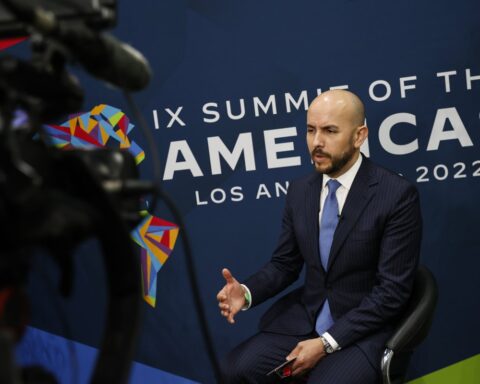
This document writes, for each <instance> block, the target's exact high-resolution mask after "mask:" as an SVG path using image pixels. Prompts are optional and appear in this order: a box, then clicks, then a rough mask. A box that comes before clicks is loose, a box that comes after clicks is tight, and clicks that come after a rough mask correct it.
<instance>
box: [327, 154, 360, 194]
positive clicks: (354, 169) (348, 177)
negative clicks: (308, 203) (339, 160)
mask: <svg viewBox="0 0 480 384" xmlns="http://www.w3.org/2000/svg"><path fill="white" fill-rule="evenodd" d="M362 158H363V156H362V154H361V153H360V154H359V156H358V159H357V161H355V163H354V164H353V165H352V166H351V167H350V169H349V170H348V171H347V172H345V173H344V174H342V175H340V176H338V177H337V178H336V180H337V181H338V182H339V183H340V184H341V185H342V186H343V187H345V188H346V189H347V191H349V190H350V188H351V186H352V184H353V180H354V179H355V176H356V175H357V173H358V170H359V169H360V165H362ZM330 179H331V177H330V176H328V175H326V174H325V175H323V180H322V189H323V188H325V185H327V182H328V180H330Z"/></svg>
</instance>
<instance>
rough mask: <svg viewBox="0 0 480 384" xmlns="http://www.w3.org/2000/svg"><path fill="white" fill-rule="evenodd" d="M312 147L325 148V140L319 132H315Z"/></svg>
mask: <svg viewBox="0 0 480 384" xmlns="http://www.w3.org/2000/svg"><path fill="white" fill-rule="evenodd" d="M313 145H314V146H315V147H321V148H323V147H324V146H325V140H324V138H323V135H322V132H321V131H320V130H318V131H316V132H315V136H313Z"/></svg>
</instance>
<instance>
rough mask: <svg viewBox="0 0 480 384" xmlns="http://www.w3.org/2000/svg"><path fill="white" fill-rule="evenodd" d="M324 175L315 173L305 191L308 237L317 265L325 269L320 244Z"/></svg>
mask: <svg viewBox="0 0 480 384" xmlns="http://www.w3.org/2000/svg"><path fill="white" fill-rule="evenodd" d="M322 180H323V176H322V175H321V174H320V173H315V174H314V175H313V176H312V177H311V179H310V181H309V183H310V188H307V189H306V192H305V211H306V219H307V223H306V227H307V229H308V231H309V235H308V237H307V238H308V239H309V241H310V250H311V254H312V259H313V262H314V263H315V265H317V266H318V268H319V269H320V270H322V271H323V268H322V265H321V263H320V251H319V246H318V213H319V211H320V192H321V190H322Z"/></svg>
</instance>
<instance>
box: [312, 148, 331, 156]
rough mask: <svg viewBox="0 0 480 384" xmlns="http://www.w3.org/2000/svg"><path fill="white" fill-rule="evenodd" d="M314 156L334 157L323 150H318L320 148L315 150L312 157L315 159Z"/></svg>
mask: <svg viewBox="0 0 480 384" xmlns="http://www.w3.org/2000/svg"><path fill="white" fill-rule="evenodd" d="M313 156H325V157H329V158H331V157H332V156H331V155H330V154H329V153H327V152H324V151H322V150H321V149H320V148H318V147H317V148H314V149H313V151H312V157H313Z"/></svg>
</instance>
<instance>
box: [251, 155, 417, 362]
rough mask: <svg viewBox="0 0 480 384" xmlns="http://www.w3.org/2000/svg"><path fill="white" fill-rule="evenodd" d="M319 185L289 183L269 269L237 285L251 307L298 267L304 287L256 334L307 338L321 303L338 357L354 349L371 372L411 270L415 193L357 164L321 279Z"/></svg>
mask: <svg viewBox="0 0 480 384" xmlns="http://www.w3.org/2000/svg"><path fill="white" fill-rule="evenodd" d="M321 185H322V176H321V175H320V174H314V175H312V176H309V177H306V178H303V179H300V180H297V181H295V182H293V183H291V185H290V188H289V192H288V195H287V198H286V204H285V211H284V216H283V221H282V231H281V234H280V239H279V242H278V245H277V248H276V250H275V251H274V253H273V256H272V258H271V260H270V262H269V263H267V264H266V265H265V266H264V267H263V268H262V269H261V270H260V271H259V272H257V273H256V274H254V275H253V276H252V277H250V278H249V279H247V280H246V281H245V282H244V283H245V284H246V285H247V286H248V287H249V289H250V291H251V293H252V297H253V303H254V305H258V304H260V303H262V302H263V301H265V300H266V299H268V298H270V297H272V296H274V295H275V294H277V293H279V292H281V291H282V290H283V289H285V288H286V287H288V286H289V285H290V284H291V283H292V282H293V281H295V280H296V279H297V277H298V275H299V273H300V271H301V269H302V267H303V265H304V264H305V265H306V274H305V285H304V286H303V287H302V288H300V289H297V290H295V291H293V292H290V293H289V294H287V295H286V296H284V297H282V298H281V299H280V300H278V301H277V302H276V303H275V304H274V305H273V306H272V307H270V309H269V310H268V311H267V312H266V313H265V314H264V316H263V317H262V319H261V321H260V330H261V331H263V332H272V333H277V334H280V335H296V336H301V335H308V334H311V333H312V332H313V330H314V324H315V319H316V316H317V313H318V311H319V309H320V308H321V306H322V304H323V302H324V301H325V299H326V298H328V302H329V305H330V309H331V313H332V316H333V319H334V320H335V323H334V325H333V326H332V327H330V328H329V329H328V330H327V331H328V332H329V333H330V335H331V336H332V337H333V338H334V339H335V340H336V341H337V342H338V344H339V345H340V346H341V347H342V348H343V349H342V350H345V349H347V348H348V347H350V346H352V345H356V346H358V347H359V348H360V349H361V351H362V352H363V353H364V355H365V356H366V357H367V358H368V360H369V361H370V363H371V364H372V365H373V366H375V367H378V366H379V361H380V353H381V349H382V347H383V345H384V343H385V340H386V338H387V337H388V336H389V334H390V331H391V328H392V324H393V323H394V322H395V320H396V319H397V318H398V316H399V315H400V314H401V311H402V309H403V306H404V305H405V303H406V302H407V300H408V298H409V296H410V293H411V289H412V285H413V278H414V275H415V271H416V268H417V265H418V258H419V250H420V240H421V214H420V204H419V199H418V192H417V190H416V188H415V187H414V186H413V185H412V184H411V183H409V182H408V181H407V180H405V179H403V178H401V177H399V176H398V175H396V174H394V173H391V172H390V171H387V170H385V169H384V168H381V167H379V166H376V165H374V164H373V163H371V162H370V161H369V160H368V159H366V158H364V159H363V161H362V164H361V166H360V169H359V171H358V173H357V176H356V177H355V180H354V182H353V184H352V186H351V189H350V192H349V194H348V196H347V199H346V201H345V205H344V207H343V211H342V220H340V221H339V223H338V226H337V229H336V231H335V234H334V238H333V242H332V248H331V251H330V258H329V261H328V268H327V272H326V271H325V270H324V269H323V267H322V266H321V264H320V259H319V257H318V255H319V249H318V248H319V247H318V233H319V232H318V231H319V229H318V212H319V196H320V190H321ZM251 353H254V351H251ZM336 353H337V352H336ZM336 353H335V354H336ZM342 355H343V353H340V355H338V358H340V357H341V356H342Z"/></svg>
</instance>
